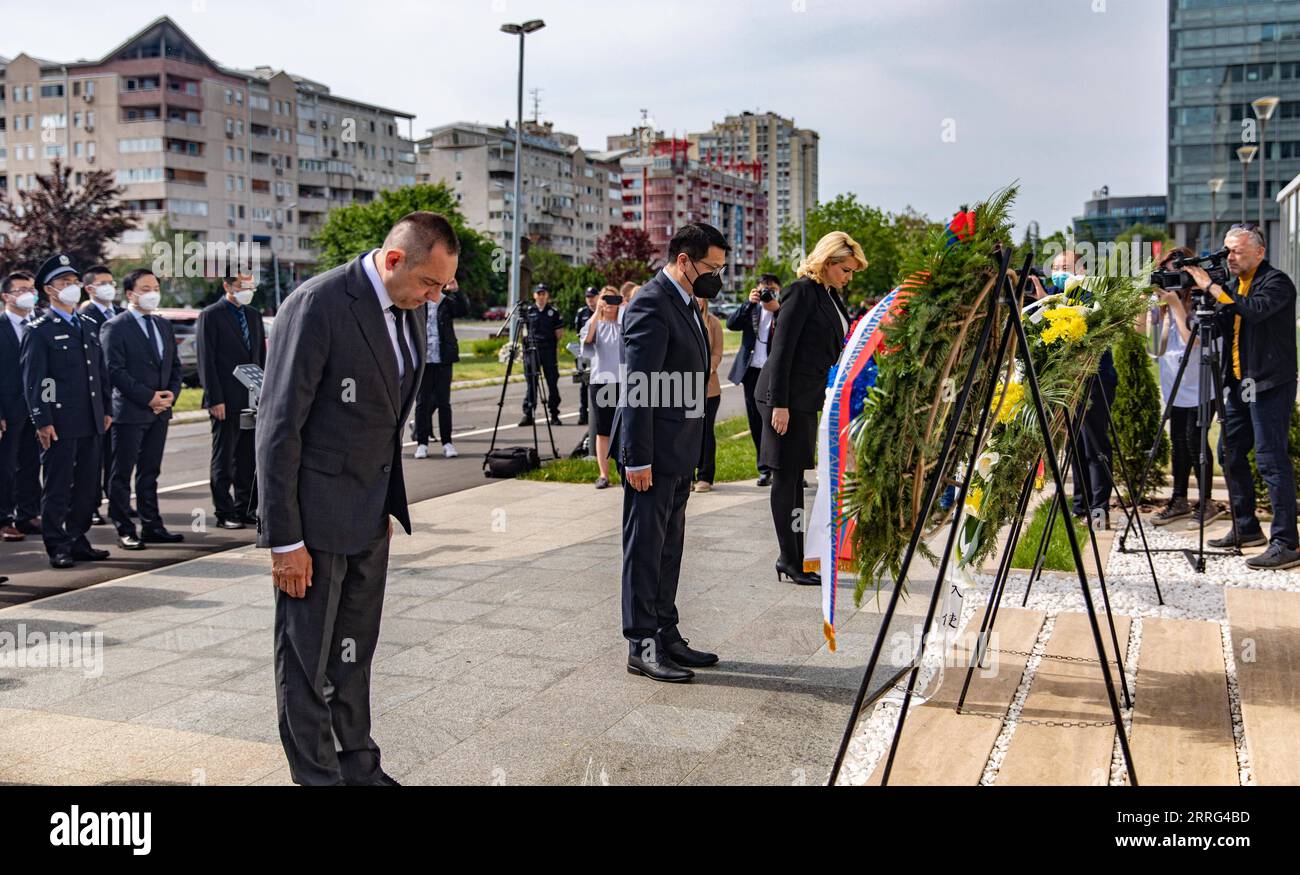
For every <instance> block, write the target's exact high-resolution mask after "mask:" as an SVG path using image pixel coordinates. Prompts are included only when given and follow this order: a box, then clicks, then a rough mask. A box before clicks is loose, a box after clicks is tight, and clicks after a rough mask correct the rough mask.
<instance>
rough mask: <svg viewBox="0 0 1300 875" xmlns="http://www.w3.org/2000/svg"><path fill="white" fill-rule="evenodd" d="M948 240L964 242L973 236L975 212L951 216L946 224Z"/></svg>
mask: <svg viewBox="0 0 1300 875" xmlns="http://www.w3.org/2000/svg"><path fill="white" fill-rule="evenodd" d="M948 233H949V235H950V236H949V239H950V240H956V241H965V240H967V239H969V238H970V237H972V236H974V234H975V211H974V210H964V211H961V212H958V213H957V215H955V216H953V218H952V221H951V222H949V223H948Z"/></svg>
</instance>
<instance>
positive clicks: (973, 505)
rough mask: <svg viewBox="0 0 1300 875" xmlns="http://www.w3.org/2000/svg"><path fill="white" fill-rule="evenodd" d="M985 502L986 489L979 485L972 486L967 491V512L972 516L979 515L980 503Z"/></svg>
mask: <svg viewBox="0 0 1300 875" xmlns="http://www.w3.org/2000/svg"><path fill="white" fill-rule="evenodd" d="M983 502H984V490H983V489H982V488H981V487H979V486H972V487H971V488H970V491H969V492H967V493H966V512H967V513H968V514H971V515H972V516H978V515H979V512H980V505H981V504H982V503H983Z"/></svg>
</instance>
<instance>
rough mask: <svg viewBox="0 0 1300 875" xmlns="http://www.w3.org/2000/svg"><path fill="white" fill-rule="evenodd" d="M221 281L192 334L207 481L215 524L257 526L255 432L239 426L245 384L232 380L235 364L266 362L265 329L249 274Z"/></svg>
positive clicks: (233, 273) (233, 274) (235, 274)
mask: <svg viewBox="0 0 1300 875" xmlns="http://www.w3.org/2000/svg"><path fill="white" fill-rule="evenodd" d="M221 286H222V291H223V292H224V293H225V294H224V295H223V296H222V297H221V299H220V300H219V301H217V302H216V303H215V304H211V305H210V306H208V307H205V308H204V309H203V312H202V313H200V314H199V323H198V326H197V327H196V328H195V329H194V335H195V339H196V342H197V346H198V350H197V351H198V357H199V382H200V383H202V384H203V406H204V407H205V408H207V411H208V415H209V417H211V420H212V463H211V466H210V471H211V478H210V486H211V488H212V506H213V509H214V510H215V511H216V517H217V527H218V528H222V529H242V528H243V527H244V526H246V525H257V515H256V513H255V511H256V509H257V508H256V506H255V505H254V501H255V499H254V497H253V479H254V477H255V468H254V457H255V444H254V440H255V438H254V434H255V432H254V431H253V429H242V428H240V427H239V412H240V411H241V410H243V409H244V408H245V407H247V406H248V389H246V388H245V387H244V385H243V384H242V383H240V382H239V381H238V380H236V379H235V368H237V367H239V366H240V365H257V366H258V367H259V368H260V367H263V366H264V365H265V364H266V331H265V329H264V327H263V324H262V314H261V313H259V312H258V311H257V310H255V309H254V308H253V306H252V302H253V296H254V295H255V294H257V282H256V280H254V278H253V275H252V274H251V273H239V272H238V271H237V270H235V269H234V268H231V269H230V271H229V273H228V275H227V276H226V277H225V279H224V280H222V283H221ZM232 488H233V490H234V498H233V499H232V498H231V490H232Z"/></svg>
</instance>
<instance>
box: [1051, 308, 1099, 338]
mask: <svg viewBox="0 0 1300 875" xmlns="http://www.w3.org/2000/svg"><path fill="white" fill-rule="evenodd" d="M1043 316H1044V317H1045V318H1046V319H1047V327H1046V328H1044V329H1043V334H1042V337H1043V343H1046V344H1048V345H1051V344H1053V343H1056V341H1058V340H1064V341H1065V342H1066V343H1078V342H1079V341H1080V340H1082V339H1083V337H1084V335H1085V334H1087V333H1088V321H1087V320H1086V319H1084V318H1083V316H1082V315H1081V314H1080V313H1079V311H1078V310H1076V309H1075V308H1074V307H1055V308H1053V309H1051V310H1048V311H1047V312H1046V313H1044V314H1043Z"/></svg>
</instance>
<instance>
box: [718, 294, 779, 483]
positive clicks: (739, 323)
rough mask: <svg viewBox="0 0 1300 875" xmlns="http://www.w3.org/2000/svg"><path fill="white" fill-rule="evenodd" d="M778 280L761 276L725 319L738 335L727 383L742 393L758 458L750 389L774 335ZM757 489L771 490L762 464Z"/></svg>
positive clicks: (759, 430) (758, 427) (759, 426)
mask: <svg viewBox="0 0 1300 875" xmlns="http://www.w3.org/2000/svg"><path fill="white" fill-rule="evenodd" d="M780 297H781V280H780V279H779V278H778V277H777V275H776V274H774V273H765V274H763V275H762V276H761V277H760V278H759V280H758V286H757V287H756V288H754V289H753V290H751V291H750V293H749V300H748V301H747V302H746V303H744V304H742V305H741V307H740V309H738V310H736V312H734V313H732V314H731V315H730V316H728V317H727V328H728V329H730V330H731V331H740V332H742V334H741V337H740V351H739V352H737V353H736V358H735V361H733V362H732V363H731V373H730V374H728V375H727V379H728V380H730V381H731V382H732V383H733V384H735V385H737V386H741V387H743V389H744V393H745V416H746V418H748V420H749V436H750V437H751V438H752V439H753V441H754V453H755V454H760V451H761V449H762V445H763V417H762V415H761V414H760V413H759V412H758V402H757V401H755V400H754V387H755V386H757V385H758V375H759V374H760V373H762V371H763V365H764V364H766V363H767V355H768V353H769V352H770V351H771V349H772V335H773V333H774V332H775V331H776V313H777V311H778V310H780V309H781V302H780ZM758 474H759V476H758V485H759V486H771V485H772V472H771V471H770V470H769V469H768V467H767V466H766V465H764V464H763V463H762V462H759V464H758Z"/></svg>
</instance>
